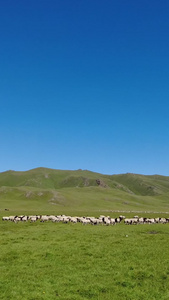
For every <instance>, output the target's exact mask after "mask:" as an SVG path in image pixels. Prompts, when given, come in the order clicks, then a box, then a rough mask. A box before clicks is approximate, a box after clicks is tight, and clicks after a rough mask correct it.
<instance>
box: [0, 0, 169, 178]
mask: <svg viewBox="0 0 169 300" xmlns="http://www.w3.org/2000/svg"><path fill="white" fill-rule="evenodd" d="M0 27H1V32H0V133H1V134H0V137H1V143H0V172H2V171H5V170H8V169H13V170H28V169H31V168H35V167H40V166H43V167H49V168H55V169H79V168H81V169H89V170H91V171H97V172H101V173H105V174H115V173H126V172H132V173H141V174H161V175H169V1H168V0H163V1H160V0H159V1H157V0H150V1H147V0H139V1H136V0H128V1H126V0H125V1H124V0H114V1H113V0H105V1H103V0H90V1H89V0H73V1H70V0H48V1H47V0H36V1H33V0H17V1H13V0H5V1H1V9H0Z"/></svg>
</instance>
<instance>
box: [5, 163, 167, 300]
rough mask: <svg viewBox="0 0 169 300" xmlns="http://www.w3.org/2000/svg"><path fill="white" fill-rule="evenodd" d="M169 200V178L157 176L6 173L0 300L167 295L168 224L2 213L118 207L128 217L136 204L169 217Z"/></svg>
mask: <svg viewBox="0 0 169 300" xmlns="http://www.w3.org/2000/svg"><path fill="white" fill-rule="evenodd" d="M98 183H99V184H98ZM168 199H169V178H168V177H164V176H158V175H155V176H143V175H136V174H123V175H113V176H109V175H102V174H98V173H93V172H89V171H82V170H78V171H59V170H50V169H44V168H40V169H34V170H30V171H27V172H14V171H8V172H4V173H0V299H4V300H6V299H9V300H10V299H15V300H20V299H22V300H38V299H39V300H41V299H42V300H43V299H46V300H53V299H59V300H81V299H94V300H95V299H97V300H102V299H104V300H106V299H109V300H112V299H113V300H116V299H118V300H119V299H124V300H159V299H162V300H168V299H169V248H168V242H169V224H166V225H163V224H154V225H137V226H134V225H133V226H126V225H124V224H118V225H116V226H101V225H99V226H91V225H87V226H83V225H81V224H79V223H78V224H61V223H57V224H56V223H52V222H49V223H44V224H43V223H40V222H39V221H38V222H37V223H32V224H31V223H18V224H14V223H12V222H3V221H2V220H1V219H2V218H1V217H2V216H4V215H6V216H7V215H8V216H9V215H19V214H27V215H29V214H55V215H56V214H60V213H61V214H63V213H65V214H68V215H72V216H73V215H79V216H82V215H90V216H99V215H100V214H102V213H104V214H105V215H110V216H112V217H113V216H118V215H119V213H118V212H116V211H118V210H120V211H125V215H126V216H127V217H128V216H133V212H134V211H135V212H136V211H137V212H140V213H138V214H139V215H141V216H147V215H148V216H149V217H150V216H152V217H153V216H166V217H169V213H167V212H168V211H169V200H168ZM5 209H9V211H5ZM132 211H133V212H132ZM164 213H165V215H164Z"/></svg>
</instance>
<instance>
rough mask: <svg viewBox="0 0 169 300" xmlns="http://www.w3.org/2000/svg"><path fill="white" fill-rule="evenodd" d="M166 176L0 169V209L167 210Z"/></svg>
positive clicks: (168, 202) (84, 171) (167, 187)
mask: <svg viewBox="0 0 169 300" xmlns="http://www.w3.org/2000/svg"><path fill="white" fill-rule="evenodd" d="M168 199H169V177H166V176H158V175H154V176H144V175H137V174H121V175H112V176H110V175H103V174H99V173H94V172H90V171H87V170H77V171H63V170H53V169H46V168H38V169H33V170H29V171H26V172H15V171H7V172H3V173H0V210H2V211H3V210H4V209H5V208H7V209H9V210H10V211H13V210H19V211H21V210H22V211H25V210H35V209H37V210H39V209H42V210H43V209H44V210H50V211H52V210H54V211H62V212H63V210H70V209H72V210H73V211H75V210H77V211H88V210H89V211H91V212H95V211H96V212H99V211H104V210H105V211H107V210H109V211H111V210H124V211H131V210H135V211H157V212H160V211H162V212H165V211H169V201H168Z"/></svg>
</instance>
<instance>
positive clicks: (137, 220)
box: [2, 215, 169, 225]
mask: <svg viewBox="0 0 169 300" xmlns="http://www.w3.org/2000/svg"><path fill="white" fill-rule="evenodd" d="M2 220H3V221H12V222H14V223H18V222H27V221H30V222H36V221H37V220H40V222H47V221H52V222H62V223H69V222H72V223H78V222H80V223H82V224H83V225H87V224H91V225H98V224H102V225H116V223H121V221H122V220H124V223H125V224H126V225H136V224H155V223H162V224H166V223H169V218H143V217H138V216H134V217H133V218H126V217H125V216H119V217H118V218H111V217H109V216H103V215H101V216H100V217H99V218H95V217H71V216H65V215H58V216H54V215H33V216H25V215H22V216H9V217H2Z"/></svg>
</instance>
